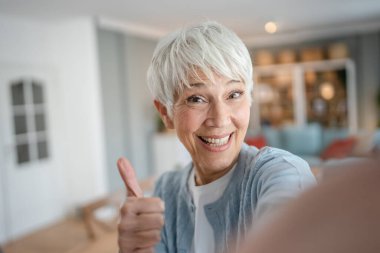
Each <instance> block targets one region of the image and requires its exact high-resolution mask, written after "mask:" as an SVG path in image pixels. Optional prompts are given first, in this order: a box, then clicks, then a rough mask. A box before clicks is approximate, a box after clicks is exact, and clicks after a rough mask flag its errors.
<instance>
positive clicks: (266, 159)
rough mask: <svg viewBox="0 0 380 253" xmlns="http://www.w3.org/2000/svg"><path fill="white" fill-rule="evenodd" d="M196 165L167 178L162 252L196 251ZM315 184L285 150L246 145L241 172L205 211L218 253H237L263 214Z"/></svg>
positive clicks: (160, 192) (160, 190)
mask: <svg viewBox="0 0 380 253" xmlns="http://www.w3.org/2000/svg"><path fill="white" fill-rule="evenodd" d="M192 167H193V165H192V164H189V165H188V166H187V167H186V168H185V169H183V170H181V171H172V172H167V173H165V174H164V175H163V176H162V177H161V178H160V179H159V180H158V182H157V185H156V189H155V194H154V195H156V196H158V197H160V198H161V199H162V200H163V201H164V202H165V225H164V227H163V229H162V231H161V242H160V243H159V244H158V245H157V246H156V251H155V252H156V253H163V252H167V253H175V252H182V253H185V252H190V249H191V247H192V243H193V236H194V208H195V207H194V204H193V200H192V196H191V193H190V190H189V188H188V177H189V175H190V171H191V169H192ZM313 184H315V179H314V176H313V174H312V173H311V171H310V168H309V166H308V164H307V163H306V162H305V161H304V160H302V159H301V158H299V157H297V156H295V155H293V154H291V153H289V152H287V151H284V150H280V149H276V148H270V147H265V148H263V149H261V150H258V149H257V148H254V147H250V146H248V145H246V144H243V146H242V149H241V151H240V154H239V158H238V162H237V166H236V169H235V170H234V172H233V175H232V179H231V181H230V182H229V185H228V186H227V188H226V190H225V191H224V193H223V196H222V197H221V198H220V199H218V200H217V201H216V202H214V203H211V204H208V205H206V206H205V214H206V216H207V218H208V220H209V222H210V224H211V226H212V228H213V230H214V236H215V246H216V252H225V251H229V250H231V249H232V247H234V246H233V244H232V243H231V242H232V241H234V242H237V243H239V242H240V241H241V240H242V239H244V235H245V234H246V233H247V232H248V230H249V229H250V228H251V227H252V224H254V223H255V222H256V221H257V220H258V219H260V218H261V216H262V215H263V214H266V213H268V212H269V211H270V210H274V209H276V207H278V206H279V205H281V204H282V203H284V202H286V201H288V200H289V199H292V198H294V197H295V196H296V195H297V194H298V193H299V192H300V191H301V190H303V189H305V188H306V187H308V186H310V185H313Z"/></svg>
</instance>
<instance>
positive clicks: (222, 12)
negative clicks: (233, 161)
mask: <svg viewBox="0 0 380 253" xmlns="http://www.w3.org/2000/svg"><path fill="white" fill-rule="evenodd" d="M205 19H213V20H216V21H218V22H221V23H222V24H224V25H226V26H228V27H229V28H231V29H232V30H234V31H235V32H236V33H237V34H238V35H239V36H240V37H241V38H242V39H243V41H244V42H245V44H246V46H247V47H248V49H249V51H250V53H251V57H252V59H253V62H254V80H255V85H256V87H255V89H256V90H255V91H257V92H256V93H254V104H253V106H252V111H251V121H250V127H249V130H248V134H247V142H248V143H249V144H252V145H255V146H258V147H260V146H265V145H269V146H274V147H279V148H283V149H286V150H289V151H291V152H292V153H295V154H297V155H300V156H301V157H303V158H304V159H305V160H306V161H308V162H309V165H310V166H311V167H312V169H314V171H313V172H314V173H315V175H316V176H318V175H321V174H319V173H320V172H321V170H323V167H324V165H325V164H326V163H328V162H330V160H335V159H341V158H351V157H366V156H368V155H370V154H372V152H375V151H376V148H379V147H380V132H379V127H380V73H379V66H380V3H377V2H376V1H370V0H368V1H318V3H314V2H309V1H292V2H290V3H284V2H281V1H275V0H274V1H266V2H265V3H264V2H262V3H258V2H253V3H248V2H247V1H235V2H228V1H223V2H218V3H217V4H216V3H215V2H213V1H210V2H201V1H192V2H186V3H180V2H176V1H165V2H162V3H161V2H155V3H151V5H147V4H146V3H136V2H131V1H125V2H122V3H121V2H119V1H94V2H91V3H89V2H88V1H75V2H74V1H72V2H71V1H69V2H67V1H54V2H51V1H43V0H32V1H28V3H21V2H18V1H13V2H9V1H0V38H1V39H0V73H1V74H0V76H1V87H0V88H1V90H0V96H1V97H0V101H1V104H0V120H1V125H2V127H1V130H0V145H1V147H2V149H1V152H0V164H1V168H0V169H1V171H0V178H1V180H0V189H1V194H0V203H1V204H0V224H1V225H0V245H2V247H3V248H4V249H3V250H4V252H6V253H12V252H18V253H24V252H25V253H27V252H40V253H41V252H90V251H91V252H95V251H94V247H98V249H102V250H100V251H99V252H111V251H113V252H115V249H116V246H117V245H116V239H115V238H116V237H115V224H114V223H115V219H114V218H115V217H114V216H113V215H115V210H114V209H112V208H108V209H107V208H106V209H102V210H100V211H99V213H97V215H98V216H99V217H105V219H106V218H110V217H111V218H112V219H111V221H110V222H104V221H103V220H102V219H101V218H99V219H97V218H96V217H94V212H95V211H97V209H98V208H100V207H101V208H103V207H104V206H107V203H114V202H112V201H116V203H119V202H117V201H120V198H121V197H120V192H122V191H123V190H124V189H123V183H122V180H121V179H120V176H119V174H118V171H117V168H116V160H117V159H118V158H119V157H120V156H125V157H128V158H129V159H130V161H131V162H132V164H133V165H134V167H135V168H138V169H137V176H138V178H139V180H141V183H142V184H143V186H144V189H146V191H147V192H150V191H151V190H152V189H151V188H152V183H153V181H154V179H155V178H156V177H157V176H158V175H159V174H161V173H163V172H165V171H167V170H171V169H179V168H181V167H182V166H183V165H184V164H186V163H187V162H188V161H189V159H190V158H189V156H188V154H187V152H186V151H185V149H184V148H183V146H182V145H181V143H180V142H179V141H178V139H177V138H176V136H175V134H174V133H173V132H171V131H167V130H165V129H163V128H162V123H161V122H160V120H159V117H158V114H157V113H156V111H155V108H154V105H153V103H152V98H151V95H150V92H149V89H148V87H147V85H146V72H147V68H148V65H149V63H150V61H151V57H152V54H153V51H154V48H155V46H156V44H157V41H158V40H159V38H160V37H162V36H163V35H164V34H166V33H167V32H169V31H171V30H173V29H177V28H179V27H181V26H183V25H186V24H189V23H193V22H197V21H201V20H205ZM265 26H267V28H265ZM266 29H267V31H266ZM10 85H12V88H9V86H10ZM20 89H21V90H22V89H25V94H29V95H25V99H24V98H23V96H24V95H23V96H21V97H20V96H18V95H17V94H18V93H17V92H19V91H20ZM23 94H24V92H23ZM34 96H35V97H34ZM28 97H29V99H30V98H31V97H33V101H34V103H30V104H29V103H27V102H28ZM12 99H13V100H12ZM12 101H13V102H12ZM36 101H37V102H36ZM23 106H25V108H26V109H23V108H24V107H23ZM305 140H307V141H305ZM110 199H111V200H112V201H111V200H110ZM115 199H116V200H115ZM109 201H111V202H109ZM111 206H112V205H111ZM101 208H100V209H101ZM62 222H63V223H62ZM52 229H55V230H52ZM57 231H58V232H57ZM68 231H72V232H68ZM38 233H40V234H38ZM53 235H58V236H57V237H58V238H56V237H53ZM33 236H39V237H33ZM49 236H52V237H49ZM36 238H37V239H36ZM48 238H49V239H48ZM94 238H96V239H94ZM99 238H100V239H99ZM102 238H103V240H102ZM104 238H106V239H104ZM48 242H51V244H48ZM92 243H95V244H92ZM100 245H101V246H100Z"/></svg>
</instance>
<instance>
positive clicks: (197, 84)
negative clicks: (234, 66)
mask: <svg viewBox="0 0 380 253" xmlns="http://www.w3.org/2000/svg"><path fill="white" fill-rule="evenodd" d="M234 83H241V81H240V80H235V79H232V80H230V81H228V82H227V83H226V84H234ZM205 85H206V84H205V83H201V82H199V83H191V84H190V87H197V88H200V87H203V86H205Z"/></svg>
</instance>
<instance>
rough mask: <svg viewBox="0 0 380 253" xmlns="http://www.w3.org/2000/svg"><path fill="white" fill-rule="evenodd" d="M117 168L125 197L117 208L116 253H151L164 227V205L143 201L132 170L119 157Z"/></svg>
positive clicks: (160, 202)
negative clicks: (125, 192) (121, 204)
mask: <svg viewBox="0 0 380 253" xmlns="http://www.w3.org/2000/svg"><path fill="white" fill-rule="evenodd" d="M117 167H118V169H119V172H120V175H121V177H122V179H123V181H124V184H125V187H126V188H127V194H128V198H127V200H126V202H125V203H124V204H123V206H122V207H121V209H120V216H121V219H120V222H119V226H118V233H119V234H118V244H119V248H120V253H129V252H154V246H155V245H156V244H157V243H158V242H159V241H160V231H161V228H162V226H163V225H164V215H163V212H164V202H163V201H162V200H161V199H160V198H144V196H143V192H142V190H141V188H140V186H139V184H138V182H137V179H136V174H135V171H134V169H133V167H132V165H131V164H130V163H129V161H128V160H127V159H125V158H120V159H119V160H118V161H117Z"/></svg>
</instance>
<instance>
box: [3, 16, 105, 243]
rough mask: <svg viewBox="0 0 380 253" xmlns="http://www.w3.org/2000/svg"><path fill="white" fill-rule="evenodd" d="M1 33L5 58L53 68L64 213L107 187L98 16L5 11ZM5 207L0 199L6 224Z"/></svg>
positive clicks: (12, 62)
mask: <svg viewBox="0 0 380 253" xmlns="http://www.w3.org/2000/svg"><path fill="white" fill-rule="evenodd" d="M0 34H1V40H0V63H1V64H3V65H17V66H24V67H39V66H43V67H46V68H49V69H51V70H53V72H54V75H55V80H56V81H57V82H56V83H55V87H54V88H55V93H56V94H57V95H56V97H55V99H54V106H55V107H57V110H58V111H59V112H60V114H59V115H54V117H52V118H53V120H54V122H53V126H54V130H53V134H52V135H53V136H52V138H54V139H55V140H56V143H57V145H56V146H55V147H54V150H55V154H54V155H55V156H56V158H57V159H58V161H59V163H58V164H57V168H54V170H56V171H57V173H58V175H59V176H60V178H61V186H59V185H57V186H56V187H62V189H61V196H57V197H59V198H61V200H62V209H63V210H62V215H65V214H67V213H68V212H70V211H73V210H75V208H76V207H77V206H78V205H80V204H81V203H83V202H86V201H89V200H91V199H93V198H96V197H97V196H100V195H102V194H104V193H105V192H106V184H105V178H106V177H105V159H104V146H103V144H104V140H103V128H102V124H101V122H102V111H101V99H100V86H99V81H98V76H99V74H98V65H97V64H98V59H97V51H96V48H97V43H96V30H95V25H94V22H93V20H92V19H90V18H86V17H84V18H79V19H73V20H60V21H51V22H46V21H37V20H28V19H22V18H19V17H10V16H0ZM0 150H1V152H3V149H0ZM0 162H1V164H0V165H1V169H3V168H2V166H3V165H4V163H3V161H2V160H0ZM0 184H1V180H0ZM8 185H12V182H10V183H9V184H8ZM1 187H2V185H0V189H1ZM1 197H2V196H1V194H0V198H1ZM0 201H1V199H0ZM0 203H1V202H0ZM3 208H4V206H1V205H0V223H1V224H4V223H3V222H2V220H1V219H2V218H1V217H3V215H2V214H3V213H2V212H3ZM3 240H4V228H3V226H0V242H1V241H3Z"/></svg>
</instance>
